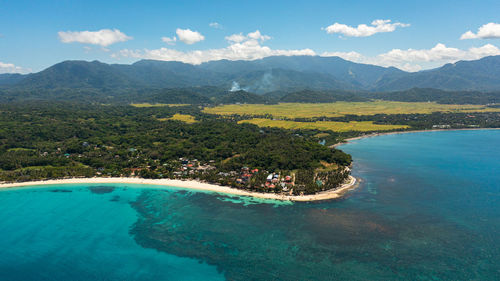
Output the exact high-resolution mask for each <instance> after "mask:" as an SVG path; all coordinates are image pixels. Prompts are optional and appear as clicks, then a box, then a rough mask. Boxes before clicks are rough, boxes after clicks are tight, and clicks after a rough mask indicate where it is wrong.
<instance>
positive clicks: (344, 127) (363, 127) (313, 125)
mask: <svg viewBox="0 0 500 281" xmlns="http://www.w3.org/2000/svg"><path fill="white" fill-rule="evenodd" d="M238 123H250V124H255V125H257V126H259V127H278V128H283V129H317V130H325V131H334V132H349V131H358V132H371V131H390V130H396V129H406V128H409V126H406V125H379V124H373V122H372V121H362V122H358V121H351V122H333V121H316V122H295V121H286V120H271V119H263V118H253V119H249V120H242V121H239V122H238Z"/></svg>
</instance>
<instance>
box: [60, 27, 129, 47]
mask: <svg viewBox="0 0 500 281" xmlns="http://www.w3.org/2000/svg"><path fill="white" fill-rule="evenodd" d="M58 34H59V39H60V40H61V42H63V43H73V42H78V43H84V44H93V45H100V46H102V47H107V46H109V45H111V44H114V43H118V42H125V41H128V40H131V39H132V37H130V36H127V35H126V34H125V33H123V32H121V31H120V30H118V29H113V30H111V29H101V30H98V31H59V32H58Z"/></svg>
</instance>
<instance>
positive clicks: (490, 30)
mask: <svg viewBox="0 0 500 281" xmlns="http://www.w3.org/2000/svg"><path fill="white" fill-rule="evenodd" d="M497 38H500V24H499V23H493V22H490V23H487V24H485V25H483V26H481V27H480V28H479V30H478V31H477V33H474V32H472V31H470V30H469V31H467V32H465V33H464V34H462V36H460V40H465V39H497Z"/></svg>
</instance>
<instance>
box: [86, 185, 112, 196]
mask: <svg viewBox="0 0 500 281" xmlns="http://www.w3.org/2000/svg"><path fill="white" fill-rule="evenodd" d="M89 190H90V192H92V193H94V194H105V193H111V192H113V191H114V190H115V187H114V186H106V185H99V186H90V187H89Z"/></svg>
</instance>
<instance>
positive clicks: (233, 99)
mask: <svg viewBox="0 0 500 281" xmlns="http://www.w3.org/2000/svg"><path fill="white" fill-rule="evenodd" d="M215 101H216V103H218V104H235V103H251V104H252V103H253V104H266V103H273V102H275V101H273V100H272V99H269V98H267V97H266V96H262V95H257V94H253V93H249V92H246V91H243V90H239V91H234V92H229V93H227V94H226V95H223V96H221V97H219V98H217V99H216V100H215Z"/></svg>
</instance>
